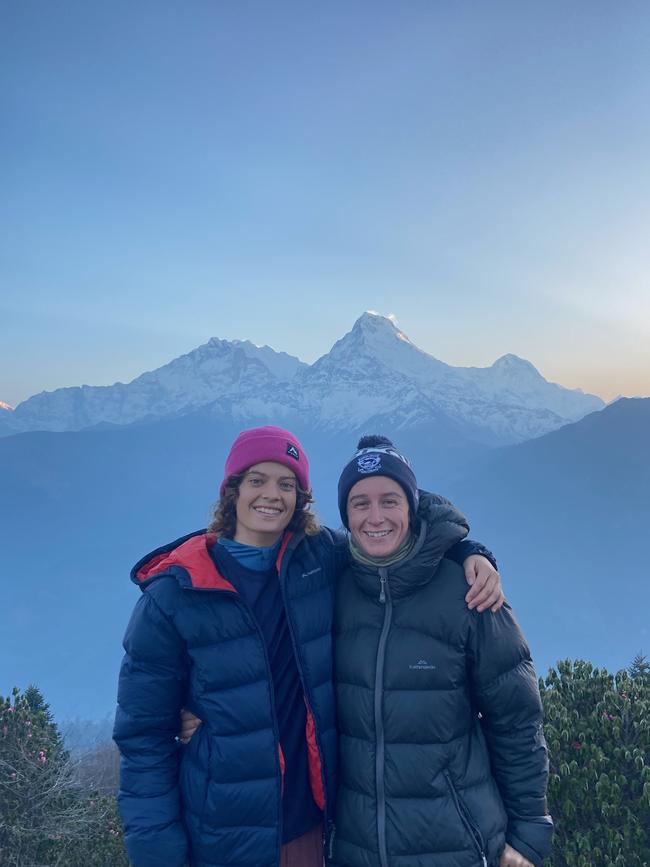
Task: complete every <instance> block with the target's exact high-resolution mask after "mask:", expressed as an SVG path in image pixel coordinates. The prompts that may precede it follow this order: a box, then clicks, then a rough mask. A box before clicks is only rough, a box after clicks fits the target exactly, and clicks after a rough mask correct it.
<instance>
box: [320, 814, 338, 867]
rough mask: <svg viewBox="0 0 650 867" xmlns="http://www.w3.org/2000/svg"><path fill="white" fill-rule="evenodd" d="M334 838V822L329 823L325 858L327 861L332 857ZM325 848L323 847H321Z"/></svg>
mask: <svg viewBox="0 0 650 867" xmlns="http://www.w3.org/2000/svg"><path fill="white" fill-rule="evenodd" d="M335 836H336V825H335V824H334V822H330V823H329V843H328V845H327V858H328V860H329V861H331V860H332V858H333V857H334V837H335ZM323 848H325V847H323Z"/></svg>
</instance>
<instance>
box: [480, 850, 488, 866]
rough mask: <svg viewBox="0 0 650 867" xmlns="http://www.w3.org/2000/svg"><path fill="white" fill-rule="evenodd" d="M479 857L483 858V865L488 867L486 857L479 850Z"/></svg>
mask: <svg viewBox="0 0 650 867" xmlns="http://www.w3.org/2000/svg"><path fill="white" fill-rule="evenodd" d="M481 858H482V859H483V867H488V863H487V858H486V857H485V855H484V854H483V852H481Z"/></svg>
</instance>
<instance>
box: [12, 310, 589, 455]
mask: <svg viewBox="0 0 650 867" xmlns="http://www.w3.org/2000/svg"><path fill="white" fill-rule="evenodd" d="M603 406H604V403H603V401H602V400H601V399H600V398H599V397H596V396H594V395H588V394H583V393H582V392H581V391H572V390H569V389H566V388H563V387H562V386H559V385H556V384H554V383H550V382H547V380H545V379H544V377H543V376H542V375H541V374H540V373H539V372H538V371H537V370H536V369H535V367H533V365H532V364H530V362H528V361H525V360H523V359H520V358H517V356H514V355H504V356H503V357H502V358H500V359H498V361H496V362H495V363H494V364H493V365H492V366H491V367H487V368H471V367H468V368H463V367H452V366H451V365H448V364H445V363H444V362H442V361H439V360H438V359H436V358H434V357H433V356H431V355H429V354H427V353H426V352H423V351H422V350H421V349H419V348H418V347H417V346H415V344H413V343H412V342H411V341H410V340H409V338H408V337H407V336H406V335H405V334H404V333H403V332H402V331H400V330H399V329H398V328H397V327H396V326H395V325H394V323H393V322H392V321H391V320H390V319H387V318H385V317H383V316H379V315H377V314H373V313H364V314H363V315H362V316H361V317H360V318H359V319H358V320H357V322H356V323H355V324H354V327H353V328H352V330H351V331H350V332H349V333H348V334H346V335H345V336H344V337H343V338H341V340H339V341H337V343H335V345H334V346H333V347H332V349H331V350H330V352H328V353H327V354H326V355H324V356H323V357H322V358H320V359H318V361H316V362H315V363H314V364H312V365H307V364H304V363H303V362H301V361H299V360H298V359H297V358H294V357H293V356H290V355H287V354H286V353H284V352H276V351H275V350H273V349H271V348H270V347H268V346H263V347H257V346H255V345H254V344H252V343H250V342H249V341H240V340H235V341H226V340H219V339H218V338H214V337H213V338H212V339H211V340H209V341H208V343H206V344H204V345H203V346H199V347H198V348H197V349H195V350H193V351H192V352H190V353H188V354H187V355H183V356H181V357H179V358H176V359H174V360H173V361H171V362H170V363H169V364H166V365H165V366H163V367H161V368H159V369H158V370H154V371H152V372H149V373H144V374H142V375H141V376H139V377H137V378H136V379H134V380H133V381H132V382H130V383H128V384H123V383H116V384H115V385H112V386H87V385H83V386H80V387H74V388H62V389H57V390H56V391H53V392H42V393H41V394H38V395H35V396H34V397H31V398H29V399H28V400H26V401H24V402H23V403H21V404H19V406H18V407H16V409H15V410H13V411H12V412H9V411H7V412H6V413H2V414H0V434H1V433H4V434H5V435H6V434H9V433H19V432H22V431H28V430H50V431H65V430H79V429H82V428H85V427H91V426H94V425H98V424H106V423H108V424H116V425H126V424H133V423H136V422H142V421H148V420H152V419H158V418H164V417H169V416H178V415H184V414H187V413H189V412H193V411H195V410H198V409H208V410H209V411H210V412H212V413H214V414H216V415H218V416H220V417H225V418H228V419H232V420H233V421H235V422H237V423H241V424H246V423H248V422H250V423H255V422H257V421H259V420H262V419H264V420H267V421H268V420H270V421H276V422H279V423H282V424H287V425H289V424H290V423H291V421H292V420H302V421H305V420H306V419H308V420H309V422H310V423H311V424H313V425H318V426H319V427H320V428H322V429H332V430H352V429H357V428H359V427H362V426H363V425H364V424H365V423H367V422H372V421H375V420H381V421H382V422H383V423H384V424H386V423H388V424H389V425H390V427H391V428H393V429H395V428H397V429H403V428H409V427H412V426H416V425H417V426H419V425H426V424H435V423H439V422H440V420H441V418H443V417H444V419H445V421H446V423H448V424H449V423H451V424H452V425H456V426H457V427H458V429H459V430H462V431H463V432H464V433H465V434H468V433H469V434H470V435H471V436H472V437H473V438H474V439H476V440H478V441H482V442H485V443H486V444H500V443H509V442H518V441H522V440H526V439H530V438H531V437H535V436H540V435H542V434H544V433H547V432H549V431H551V430H555V429H556V428H559V427H561V426H562V425H564V424H566V423H568V422H571V421H576V420H578V419H580V418H582V417H583V416H584V415H586V414H587V413H589V412H593V411H594V410H597V409H601V408H602V407H603Z"/></svg>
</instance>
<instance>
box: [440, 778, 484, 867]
mask: <svg viewBox="0 0 650 867" xmlns="http://www.w3.org/2000/svg"><path fill="white" fill-rule="evenodd" d="M442 775H443V777H444V778H445V782H446V783H447V788H448V789H449V794H450V795H451V799H452V801H453V803H454V807H455V809H456V812H457V813H458V817H459V819H460V821H461V823H462V825H463V827H464V828H465V830H466V831H467V834H468V835H469V838H470V840H471V841H472V844H473V846H474V848H475V849H476V854H477V855H478V857H479V858H480V864H481V865H482V867H487V856H486V854H485V842H484V840H483V835H482V834H481V829H480V828H479V826H478V825H477V824H476V821H475V820H474V817H473V816H472V814H471V812H470V810H469V808H468V807H467V804H466V803H465V802H464V801H463V799H462V798H461V796H460V793H459V791H458V789H457V788H456V786H455V785H454V781H453V780H452V778H451V774H450V773H449V771H443V772H442Z"/></svg>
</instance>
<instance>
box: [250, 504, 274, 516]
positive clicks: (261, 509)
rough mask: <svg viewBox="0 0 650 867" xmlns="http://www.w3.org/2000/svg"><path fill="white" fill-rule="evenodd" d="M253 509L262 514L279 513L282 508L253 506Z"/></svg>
mask: <svg viewBox="0 0 650 867" xmlns="http://www.w3.org/2000/svg"><path fill="white" fill-rule="evenodd" d="M253 509H254V510H255V511H256V512H259V513H260V514H261V515H279V514H280V511H281V510H280V509H269V508H267V507H266V506H253Z"/></svg>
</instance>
